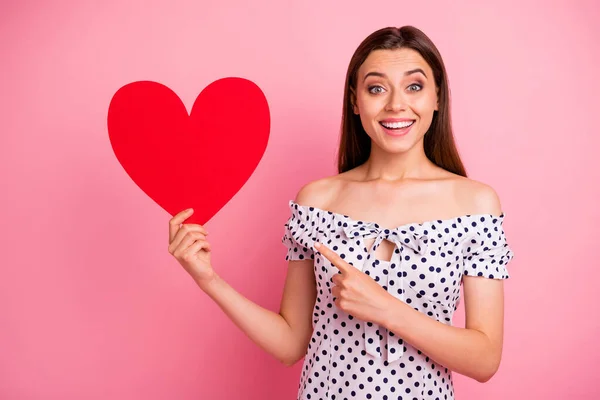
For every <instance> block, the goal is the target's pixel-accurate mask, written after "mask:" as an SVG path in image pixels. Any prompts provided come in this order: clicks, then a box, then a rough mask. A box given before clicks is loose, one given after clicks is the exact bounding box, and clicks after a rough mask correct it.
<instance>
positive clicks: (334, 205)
mask: <svg viewBox="0 0 600 400" xmlns="http://www.w3.org/2000/svg"><path fill="white" fill-rule="evenodd" d="M448 94H449V91H448V84H447V77H446V71H445V68H444V64H443V62H442V59H441V56H440V54H439V52H438V50H437V49H436V47H435V45H434V44H433V43H432V42H431V40H429V38H428V37H427V36H426V35H425V34H424V33H423V32H421V31H420V30H418V29H417V28H414V27H411V26H405V27H402V28H385V29H381V30H379V31H377V32H374V33H373V34H371V35H370V36H369V37H367V38H366V39H365V40H364V41H363V42H362V43H361V44H360V46H359V47H358V49H357V50H356V52H355V54H354V55H353V57H352V59H351V61H350V65H349V67H348V72H347V76H346V86H345V89H344V105H343V107H344V108H343V118H342V129H341V130H342V132H341V140H340V147H339V154H338V169H339V171H338V172H339V173H338V174H336V175H334V176H330V177H325V178H322V179H319V180H317V181H315V182H311V183H308V184H306V185H305V186H304V187H303V188H302V189H301V190H300V191H299V192H298V194H297V196H296V199H295V201H290V202H289V207H290V212H291V216H290V217H289V219H288V221H287V223H286V224H285V233H284V236H283V239H282V241H283V243H284V244H285V245H286V247H287V255H286V259H287V260H288V272H287V277H286V281H285V287H284V291H283V298H282V301H281V308H280V311H279V313H274V312H272V311H270V310H267V309H265V308H263V307H260V306H258V305H257V304H255V303H253V302H251V301H250V300H248V299H247V298H245V297H244V296H242V295H241V294H240V293H239V292H237V291H236V290H234V289H233V288H232V287H231V286H229V285H228V284H227V283H226V282H225V281H224V280H222V279H221V278H220V277H219V276H218V275H217V274H216V273H215V271H214V270H213V268H212V263H211V258H210V252H211V246H210V244H209V243H208V241H207V240H206V238H207V235H208V232H206V230H205V229H204V228H203V227H202V226H200V225H195V224H184V221H185V219H186V218H189V216H190V215H191V213H190V212H181V213H180V214H178V215H176V216H175V217H174V218H173V219H172V220H171V221H170V224H169V252H170V253H171V254H173V256H175V258H176V259H177V260H178V261H179V262H180V263H181V265H182V266H183V267H184V268H185V269H186V271H187V272H189V273H190V275H191V276H192V277H193V278H194V280H195V281H196V282H197V284H198V286H199V287H200V288H201V289H202V290H203V291H204V292H206V293H207V294H208V295H209V296H210V297H211V298H212V299H213V300H214V301H215V302H216V303H217V304H218V305H219V306H220V307H221V308H222V309H223V311H224V312H225V313H226V314H227V315H228V316H229V317H230V318H231V320H232V321H233V322H234V323H235V324H236V325H237V326H238V327H239V328H240V329H241V330H242V331H243V332H244V333H245V334H246V335H247V336H248V337H249V338H250V339H252V340H253V341H254V342H255V343H256V344H257V345H258V346H260V347H261V348H262V349H264V350H265V351H266V352H268V353H269V354H272V355H273V356H274V357H276V358H277V359H278V360H280V361H281V362H282V363H284V364H285V365H293V364H295V363H296V362H297V361H299V360H300V359H301V358H302V357H304V362H303V366H302V375H301V377H300V382H299V385H298V399H301V400H308V399H332V400H333V399H351V398H361V399H444V400H451V399H454V386H453V379H452V372H457V373H461V374H464V375H466V376H469V377H471V378H473V379H476V380H477V381H479V382H485V381H487V380H489V379H490V378H491V377H492V376H493V375H494V373H495V372H496V370H497V369H498V367H499V364H500V358H501V353H502V338H503V312H504V309H503V280H504V279H506V278H508V272H507V270H506V265H507V264H508V262H509V261H510V260H511V259H512V257H513V254H512V251H511V249H510V248H509V247H508V244H507V241H506V238H505V235H504V231H503V228H502V224H503V221H504V213H503V212H502V209H501V206H500V201H499V199H498V196H497V195H496V193H495V191H494V190H493V189H492V188H491V187H489V186H487V185H485V184H483V183H480V182H477V181H474V180H471V179H468V178H467V177H466V172H465V169H464V167H463V164H462V162H461V160H460V158H459V156H458V152H457V150H456V147H455V145H454V139H453V135H452V127H451V124H450V99H449V96H448ZM461 286H463V287H464V297H465V311H466V314H467V315H466V326H465V328H459V327H454V326H452V317H453V314H454V311H455V310H456V309H457V306H458V303H459V301H460V296H461V293H460V290H461Z"/></svg>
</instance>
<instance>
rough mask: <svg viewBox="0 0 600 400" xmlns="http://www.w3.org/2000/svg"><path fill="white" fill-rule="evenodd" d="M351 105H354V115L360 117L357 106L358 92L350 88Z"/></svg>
mask: <svg viewBox="0 0 600 400" xmlns="http://www.w3.org/2000/svg"><path fill="white" fill-rule="evenodd" d="M350 104H352V112H354V114H356V115H358V114H359V110H358V106H357V105H356V92H355V91H354V88H352V87H351V88H350Z"/></svg>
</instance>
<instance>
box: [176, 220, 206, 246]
mask: <svg viewBox="0 0 600 400" xmlns="http://www.w3.org/2000/svg"><path fill="white" fill-rule="evenodd" d="M191 225H195V224H183V225H181V228H179V230H178V231H177V233H176V234H175V237H174V238H173V240H172V241H171V243H169V248H170V249H174V248H175V247H177V246H179V243H181V241H182V240H183V238H184V237H185V235H187V234H188V233H191V232H197V233H200V234H203V233H202V232H201V231H199V230H198V229H197V228H195V227H194V226H191Z"/></svg>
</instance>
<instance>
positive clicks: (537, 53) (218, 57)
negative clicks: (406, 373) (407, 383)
mask: <svg viewBox="0 0 600 400" xmlns="http://www.w3.org/2000/svg"><path fill="white" fill-rule="evenodd" d="M54 3H55V5H50V4H49V3H48V2H43V1H23V2H19V1H12V2H11V1H3V2H2V3H1V5H0V56H1V60H2V61H1V62H0V88H1V89H0V132H1V134H0V140H1V142H0V173H1V176H0V178H1V188H2V196H0V210H1V211H0V212H1V213H2V215H1V216H0V217H1V221H2V231H1V233H0V235H1V237H0V243H1V245H0V246H1V250H2V251H1V253H0V257H1V258H0V267H1V271H0V272H1V278H0V398H2V399H84V398H85V399H107V398H111V399H141V398H143V399H165V398H173V399H199V398H200V399H237V398H245V399H271V398H278V399H292V398H295V395H296V390H297V384H298V377H299V374H300V370H301V363H298V364H296V365H295V366H294V367H292V368H285V367H284V366H283V365H282V364H279V363H278V362H277V361H276V360H275V359H273V358H271V357H270V356H269V355H268V354H266V353H264V352H263V351H262V350H260V349H259V348H258V347H257V346H255V345H254V344H253V343H252V342H251V341H250V340H249V339H247V338H246V336H245V335H244V334H243V333H242V332H241V331H239V330H238V329H237V328H236V327H235V325H233V323H232V322H231V321H230V320H229V319H228V318H227V317H226V316H225V315H224V314H223V313H222V312H221V310H220V309H219V308H218V307H217V306H216V305H215V304H214V303H212V302H211V300H210V299H209V298H208V297H207V296H205V295H204V294H203V293H202V292H201V291H200V290H199V289H198V288H197V287H196V286H195V285H194V283H193V282H192V280H191V279H190V278H189V277H188V275H187V274H186V273H185V272H184V271H183V269H182V268H181V267H180V266H179V264H177V262H176V261H175V260H174V259H173V258H172V257H171V255H170V254H169V253H168V252H167V238H168V229H167V222H168V220H169V218H170V216H169V215H168V214H167V213H166V212H165V211H164V210H162V209H161V208H160V207H159V206H158V205H157V204H155V203H153V202H152V201H151V200H150V199H148V198H147V197H146V196H145V195H144V194H143V193H142V191H141V190H140V189H139V188H138V187H137V186H135V185H134V184H133V182H132V181H131V180H130V179H129V177H128V176H127V175H126V173H125V172H124V171H123V170H122V168H121V167H120V165H119V164H118V162H117V160H116V158H115V156H114V154H113V152H112V149H111V147H110V143H109V142H108V134H107V129H106V115H107V109H108V104H109V101H110V99H111V97H112V95H113V94H114V93H115V91H116V90H117V89H118V88H119V87H121V86H122V85H124V84H126V83H129V82H132V81H136V80H146V79H147V80H153V81H158V82H161V83H163V84H165V85H167V86H169V87H170V88H171V89H173V90H174V91H175V92H176V93H177V94H178V95H179V96H180V97H181V99H182V100H183V101H184V103H185V104H186V107H187V108H188V110H189V109H190V108H191V106H192V104H193V101H194V99H195V98H196V96H197V95H198V93H199V92H200V91H201V90H202V88H203V87H204V86H205V85H207V84H208V83H210V82H212V81H213V80H215V79H218V78H221V77H225V76H240V77H244V78H247V79H250V80H253V81H254V82H256V83H257V84H258V85H259V86H260V87H261V88H262V90H263V91H264V93H265V95H266V96H267V99H268V101H269V104H270V107H271V114H272V129H271V138H270V141H269V146H268V148H267V151H266V153H265V156H264V158H263V160H262V162H261V164H260V165H259V166H258V168H257V170H256V172H255V174H254V175H253V176H252V177H251V178H250V180H249V181H248V183H247V184H246V186H245V187H244V188H243V189H242V190H241V191H240V192H239V193H238V194H237V195H236V197H235V198H234V199H233V200H232V201H231V202H230V203H228V204H227V205H226V206H225V207H224V208H223V210H222V211H221V212H220V213H219V214H218V215H217V216H215V217H214V218H213V219H212V220H211V221H209V223H208V224H207V228H208V229H209V231H210V232H211V237H212V241H211V243H212V245H213V248H214V255H213V260H214V266H215V269H216V270H218V272H219V273H220V274H221V275H222V276H223V277H224V278H225V279H226V280H227V281H228V282H229V283H230V284H231V285H232V286H233V287H235V288H236V289H238V290H239V291H240V292H241V293H243V294H244V295H245V296H247V297H248V298H250V299H252V300H253V301H255V302H257V303H259V304H261V305H262V306H264V307H267V308H270V309H271V310H274V311H277V310H278V307H279V301H280V298H281V294H282V290H283V283H284V277H285V272H286V266H287V265H286V262H285V261H284V257H285V248H284V246H283V245H282V244H281V242H280V240H281V236H282V234H283V224H284V223H285V221H286V219H287V218H288V208H287V207H288V203H287V202H288V200H289V199H293V198H294V196H295V194H296V192H297V190H298V189H299V188H300V186H301V185H303V184H304V183H306V182H308V181H310V180H313V179H316V178H319V177H322V176H324V175H329V174H332V173H334V172H335V171H334V153H335V150H336V144H337V139H338V129H339V122H340V115H341V98H342V90H343V82H344V74H345V69H346V66H347V63H348V61H349V59H350V57H351V55H352V52H353V51H354V49H355V48H356V46H357V45H358V44H359V42H360V41H361V40H362V39H363V38H364V37H365V36H366V35H368V34H369V33H371V32H372V31H374V30H376V29H378V28H381V27H384V26H389V25H393V26H401V25H405V24H411V25H415V26H417V27H419V28H421V29H422V30H423V31H425V32H426V33H427V34H428V35H429V36H430V37H431V38H432V39H433V41H434V42H435V43H436V44H437V45H438V47H439V49H440V51H441V53H442V55H443V57H444V59H445V62H446V65H447V69H448V72H449V76H450V85H451V90H452V95H453V121H454V126H455V132H456V138H457V142H458V146H459V150H460V152H461V155H462V157H463V161H464V162H465V164H466V166H467V169H468V171H469V173H470V176H471V177H472V178H474V179H477V180H481V181H484V182H486V183H489V184H490V185H492V186H493V187H494V188H495V189H496V191H497V192H498V193H499V194H500V197H501V199H502V204H503V209H504V211H505V213H506V215H507V218H506V222H505V229H506V233H507V237H508V240H509V243H510V244H511V246H512V247H513V249H514V252H515V259H514V261H513V262H512V263H511V264H510V273H511V279H509V280H508V281H507V282H506V286H505V287H506V322H505V324H506V332H505V346H504V356H503V361H502V365H501V367H500V370H499V371H498V373H497V374H496V376H494V378H493V379H492V380H491V381H489V382H488V383H486V384H479V383H477V382H476V381H473V380H470V379H468V378H465V377H463V376H460V375H457V374H455V380H456V391H457V398H458V399H482V398H485V399H508V398H514V399H533V398H544V399H565V398H571V399H592V398H597V396H598V395H599V394H598V393H599V390H598V388H597V387H598V385H597V375H598V368H597V367H596V363H597V360H598V357H599V356H600V346H599V344H598V343H599V342H598V335H599V334H600V329H599V324H600V322H599V321H600V311H598V310H599V309H600V308H599V307H597V304H596V303H597V301H596V299H597V296H596V289H597V284H598V280H599V279H600V261H598V256H597V253H595V252H597V249H598V235H599V234H600V230H599V226H600V212H599V208H598V203H597V199H598V195H599V184H598V183H599V182H600V165H599V157H598V154H597V153H598V150H599V149H600V140H599V138H598V135H599V133H600V130H599V128H600V112H598V107H599V106H600V100H599V95H598V93H600V83H599V82H600V81H599V80H598V75H597V70H598V68H599V66H600V45H598V39H599V37H600V25H598V24H597V21H598V20H600V7H599V6H598V5H597V3H596V2H594V1H592V0H590V1H578V2H569V1H567V0H563V1H558V2H554V3H553V4H552V5H550V3H548V2H539V3H538V4H534V3H532V2H523V1H518V2H517V1H503V2H496V3H495V4H494V5H489V4H483V5H482V4H481V3H482V2H469V3H466V2H464V3H463V2H447V1H439V2H433V3H434V4H432V2H429V1H427V2H414V1H410V2H409V1H399V0H394V1H378V2H367V3H365V2H362V1H360V2H359V1H354V0H346V1H344V2H335V3H334V2H326V1H315V2H306V1H304V2H294V3H295V4H293V5H291V4H284V3H287V2H276V1H273V2H266V1H262V2H257V1H252V2H250V1H248V2H242V1H220V2H214V1H210V2H209V1H204V2H202V1H188V2H174V1H169V2H167V1H129V2H117V1H112V2H94V3H95V5H91V4H88V5H82V3H83V2H75V1H71V2H67V1H61V2H54ZM89 3H92V2H89ZM125 3H126V4H125ZM235 107H236V105H235V104H231V111H232V115H235ZM242 122H243V121H242ZM190 184H197V182H190ZM457 315H458V316H457V318H456V319H455V324H456V325H458V326H462V324H463V323H464V317H463V311H462V310H459V312H458V313H457Z"/></svg>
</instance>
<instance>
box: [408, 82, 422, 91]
mask: <svg viewBox="0 0 600 400" xmlns="http://www.w3.org/2000/svg"><path fill="white" fill-rule="evenodd" d="M414 87H416V88H418V89H414V90H411V89H410V88H414ZM408 88H409V91H410V92H418V91H420V90H421V89H423V86H421V84H419V83H413V84H412V85H410V86H409V87H408Z"/></svg>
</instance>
